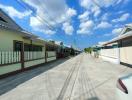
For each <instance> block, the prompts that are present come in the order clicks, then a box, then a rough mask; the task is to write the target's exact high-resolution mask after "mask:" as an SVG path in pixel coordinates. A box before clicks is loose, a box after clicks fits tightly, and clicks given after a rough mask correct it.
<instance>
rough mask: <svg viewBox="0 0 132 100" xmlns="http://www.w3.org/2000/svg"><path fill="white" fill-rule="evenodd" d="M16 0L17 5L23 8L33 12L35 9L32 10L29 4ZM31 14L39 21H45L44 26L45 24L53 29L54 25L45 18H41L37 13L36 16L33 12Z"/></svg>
mask: <svg viewBox="0 0 132 100" xmlns="http://www.w3.org/2000/svg"><path fill="white" fill-rule="evenodd" d="M16 2H17V3H18V4H19V5H21V6H22V7H23V8H24V9H28V10H31V11H32V12H33V13H35V11H34V10H33V9H32V8H31V7H30V6H29V5H27V4H25V3H24V2H22V1H19V0H16ZM23 3H24V4H23ZM32 15H33V16H34V17H35V18H36V19H37V20H38V21H39V22H41V23H43V22H45V24H46V26H47V27H48V28H49V29H51V30H53V29H54V27H53V26H51V25H50V24H49V22H48V21H47V20H45V19H43V18H42V17H40V16H39V15H37V17H36V16H35V15H34V14H32Z"/></svg>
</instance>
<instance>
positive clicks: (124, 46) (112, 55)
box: [99, 24, 132, 66]
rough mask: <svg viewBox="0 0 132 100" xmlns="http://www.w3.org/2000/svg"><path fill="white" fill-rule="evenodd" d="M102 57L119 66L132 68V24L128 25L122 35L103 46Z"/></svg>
mask: <svg viewBox="0 0 132 100" xmlns="http://www.w3.org/2000/svg"><path fill="white" fill-rule="evenodd" d="M99 52H100V57H101V58H103V59H104V60H107V61H111V62H114V63H117V64H124V65H127V66H132V24H127V25H125V27H124V28H123V29H122V31H121V34H120V35H119V36H118V37H116V38H114V39H112V40H110V41H108V42H105V43H104V44H102V46H101V50H100V51H99Z"/></svg>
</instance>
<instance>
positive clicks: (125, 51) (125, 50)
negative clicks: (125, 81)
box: [120, 38, 132, 65]
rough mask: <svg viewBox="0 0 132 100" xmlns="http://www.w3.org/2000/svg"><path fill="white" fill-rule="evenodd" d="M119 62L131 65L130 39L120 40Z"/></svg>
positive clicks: (131, 45) (131, 44)
mask: <svg viewBox="0 0 132 100" xmlns="http://www.w3.org/2000/svg"><path fill="white" fill-rule="evenodd" d="M120 61H121V62H123V63H126V64H130V65H132V38H129V39H125V40H122V46H121V47H120Z"/></svg>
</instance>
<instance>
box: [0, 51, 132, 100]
mask: <svg viewBox="0 0 132 100" xmlns="http://www.w3.org/2000/svg"><path fill="white" fill-rule="evenodd" d="M124 73H132V69H131V68H128V67H125V66H122V65H115V64H111V63H109V62H105V61H102V60H101V59H96V58H93V57H92V56H90V55H88V54H85V53H83V54H80V55H78V56H76V57H73V58H70V59H61V60H58V61H56V62H53V63H49V64H46V65H44V66H41V67H39V68H36V69H33V70H29V71H26V72H24V73H20V74H18V75H15V76H11V77H8V78H6V79H2V80H0V94H1V96H0V100H115V89H116V80H117V78H118V76H119V75H121V74H124Z"/></svg>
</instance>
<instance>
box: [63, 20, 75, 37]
mask: <svg viewBox="0 0 132 100" xmlns="http://www.w3.org/2000/svg"><path fill="white" fill-rule="evenodd" d="M63 30H64V31H65V33H66V34H67V35H72V33H73V31H74V28H73V26H71V25H70V23H68V22H65V23H63Z"/></svg>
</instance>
